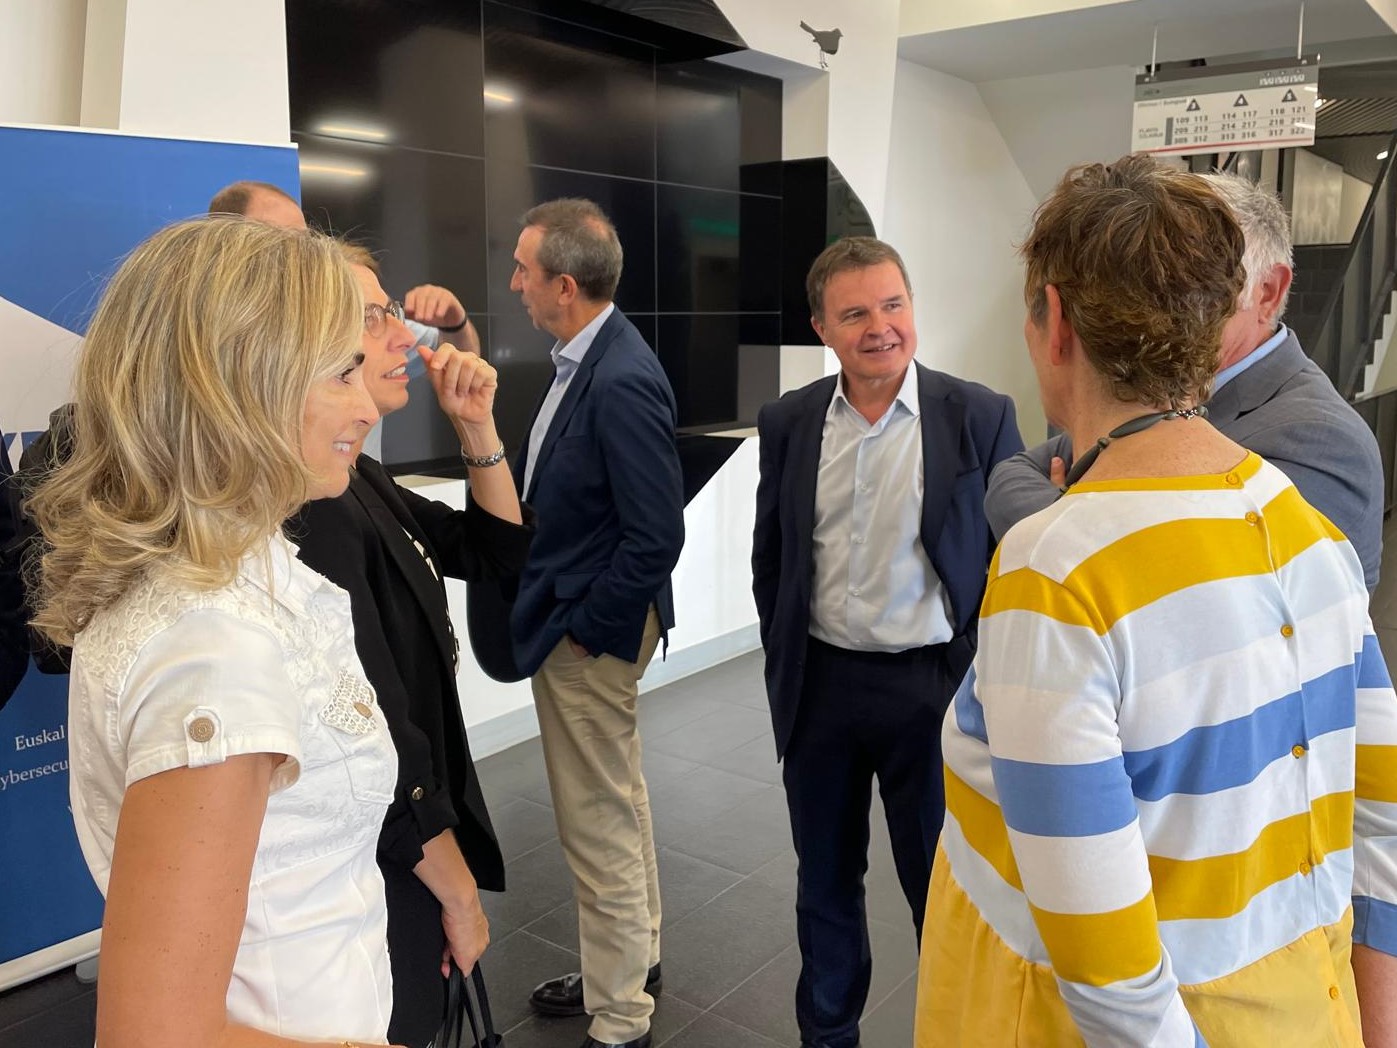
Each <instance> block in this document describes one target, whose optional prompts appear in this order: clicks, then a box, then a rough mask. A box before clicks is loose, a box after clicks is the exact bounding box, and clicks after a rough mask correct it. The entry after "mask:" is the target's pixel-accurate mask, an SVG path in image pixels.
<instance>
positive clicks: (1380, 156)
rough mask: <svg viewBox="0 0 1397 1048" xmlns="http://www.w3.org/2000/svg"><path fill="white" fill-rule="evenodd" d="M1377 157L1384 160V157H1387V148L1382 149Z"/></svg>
mask: <svg viewBox="0 0 1397 1048" xmlns="http://www.w3.org/2000/svg"><path fill="white" fill-rule="evenodd" d="M1378 159H1379V160H1386V159H1387V150H1386V149H1384V150H1383V151H1382V152H1381V153H1379V154H1378Z"/></svg>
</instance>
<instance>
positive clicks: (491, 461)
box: [461, 443, 504, 469]
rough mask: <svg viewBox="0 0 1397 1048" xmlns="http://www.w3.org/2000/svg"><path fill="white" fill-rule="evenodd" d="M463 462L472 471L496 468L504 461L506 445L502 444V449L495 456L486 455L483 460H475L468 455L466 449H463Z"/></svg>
mask: <svg viewBox="0 0 1397 1048" xmlns="http://www.w3.org/2000/svg"><path fill="white" fill-rule="evenodd" d="M461 461H462V462H464V463H465V464H466V465H467V466H469V467H470V468H471V469H485V468H486V467H487V466H494V465H497V464H498V463H500V462H503V461H504V444H503V443H501V444H500V449H499V450H498V451H496V452H495V453H494V454H493V455H486V456H484V457H483V458H475V457H473V456H471V455H467V454H466V450H465V448H462V449H461Z"/></svg>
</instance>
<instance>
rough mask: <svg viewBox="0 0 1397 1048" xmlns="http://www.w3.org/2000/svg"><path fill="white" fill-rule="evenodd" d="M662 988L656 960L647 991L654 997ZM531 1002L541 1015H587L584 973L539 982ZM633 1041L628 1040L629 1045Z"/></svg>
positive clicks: (532, 994) (661, 978) (571, 973)
mask: <svg viewBox="0 0 1397 1048" xmlns="http://www.w3.org/2000/svg"><path fill="white" fill-rule="evenodd" d="M662 989H664V977H663V976H662V975H661V973H660V962H659V961H656V962H655V964H654V967H652V968H651V969H650V971H649V972H647V973H646V975H645V992H646V993H648V994H650V995H651V996H652V997H653V996H654V995H655V994H657V993H659V992H660V991H661V990H662ZM529 1004H531V1005H532V1006H533V1009H534V1011H536V1012H538V1013H539V1014H540V1015H557V1016H568V1015H586V1014H587V1009H586V1008H585V1007H584V1006H583V1004H582V973H581V972H570V973H568V974H567V975H560V976H558V978H556V979H549V980H548V981H547V982H542V983H539V984H538V985H537V986H535V987H534V992H533V993H531V994H529ZM647 1036H648V1035H647ZM633 1043H634V1042H631V1041H627V1042H626V1044H627V1046H631V1045H633ZM646 1044H649V1041H646Z"/></svg>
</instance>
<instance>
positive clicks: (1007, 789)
mask: <svg viewBox="0 0 1397 1048" xmlns="http://www.w3.org/2000/svg"><path fill="white" fill-rule="evenodd" d="M1367 607H1368V595H1367V591H1366V589H1365V588H1364V582H1363V573H1362V569H1361V566H1360V565H1359V562H1358V558H1357V556H1356V555H1355V554H1354V552H1353V549H1352V548H1351V547H1350V546H1349V544H1348V542H1347V541H1346V540H1345V539H1344V537H1343V536H1342V535H1341V534H1339V533H1338V532H1337V531H1336V530H1335V529H1334V527H1333V526H1332V525H1331V524H1330V523H1329V522H1328V521H1327V520H1325V519H1324V517H1323V516H1322V515H1321V514H1319V513H1318V512H1317V511H1315V510H1314V509H1312V508H1311V507H1310V506H1309V505H1308V504H1306V503H1305V502H1304V501H1303V499H1301V497H1300V495H1299V493H1298V492H1297V491H1296V489H1295V488H1294V487H1293V486H1292V485H1291V484H1290V482H1289V481H1288V480H1287V479H1286V478H1285V476H1284V475H1283V474H1282V473H1281V472H1280V471H1279V470H1277V469H1275V468H1274V467H1272V466H1270V465H1267V464H1265V463H1264V462H1262V460H1261V459H1259V458H1258V457H1256V456H1255V455H1249V456H1248V457H1247V458H1246V459H1245V460H1243V462H1241V463H1240V464H1239V465H1238V466H1237V467H1236V468H1235V469H1234V470H1232V471H1231V472H1229V473H1227V474H1219V475H1211V476H1197V477H1182V478H1165V479H1157V480H1134V481H1113V482H1099V483H1084V484H1079V485H1077V486H1076V487H1074V488H1073V490H1072V492H1071V493H1070V494H1069V495H1068V496H1066V497H1064V498H1063V499H1061V500H1060V501H1059V502H1057V503H1056V504H1055V505H1054V506H1052V507H1050V508H1049V509H1047V510H1044V511H1043V512H1042V513H1039V514H1037V515H1035V516H1033V517H1030V518H1029V519H1027V520H1025V521H1023V522H1022V523H1021V524H1019V525H1018V526H1016V527H1015V528H1013V529H1012V530H1011V531H1010V532H1009V533H1008V534H1007V535H1006V536H1005V539H1004V541H1003V543H1002V544H1001V545H1000V548H999V551H998V553H997V554H996V556H995V560H994V563H993V564H992V565H991V568H990V578H989V584H988V587H987V590H986V594H985V601H984V605H983V608H982V611H981V619H980V647H979V653H978V655H977V657H976V660H975V666H974V669H973V670H972V671H971V673H970V674H969V676H968V677H967V680H966V681H965V683H964V684H963V685H962V687H961V689H960V691H959V693H958V694H957V696H956V698H955V701H954V703H953V705H952V708H951V710H950V712H949V713H948V715H947V719H946V723H945V727H944V732H943V740H942V746H943V750H944V754H945V763H946V804H947V817H946V826H945V830H944V832H943V835H942V839H941V845H940V848H939V849H938V854H937V858H936V865H935V869H934V872H933V877H932V894H931V897H930V898H929V899H928V902H927V919H926V925H925V929H924V932H923V938H922V964H921V972H920V980H919V992H918V1016H917V1044H918V1045H919V1046H931V1045H938V1046H940V1045H992V1046H994V1048H1006V1046H1010V1045H1024V1046H1040V1045H1041V1046H1056V1045H1060V1044H1081V1043H1083V1042H1086V1043H1088V1044H1091V1045H1101V1046H1111V1048H1122V1046H1133V1045H1142V1046H1143V1045H1161V1046H1164V1045H1170V1046H1172V1045H1194V1044H1211V1045H1214V1046H1234V1045H1237V1046H1240V1045H1258V1046H1265V1048H1282V1046H1285V1045H1296V1046H1302V1045H1303V1046H1304V1048H1316V1046H1321V1045H1360V1044H1361V1037H1360V1034H1359V1026H1358V1008H1357V1000H1356V997H1355V993H1354V988H1353V977H1352V972H1351V970H1350V967H1349V943H1350V928H1351V927H1352V941H1354V942H1361V943H1366V944H1367V945H1369V946H1371V947H1373V948H1375V949H1379V950H1382V951H1384V952H1387V953H1397V698H1394V694H1393V690H1392V685H1391V682H1390V680H1389V677H1388V673H1387V669H1386V666H1385V664H1384V662H1383V658H1382V654H1381V652H1380V651H1379V650H1378V646H1377V641H1376V638H1375V637H1374V636H1373V633H1372V629H1371V626H1370V624H1369V620H1368V614H1367Z"/></svg>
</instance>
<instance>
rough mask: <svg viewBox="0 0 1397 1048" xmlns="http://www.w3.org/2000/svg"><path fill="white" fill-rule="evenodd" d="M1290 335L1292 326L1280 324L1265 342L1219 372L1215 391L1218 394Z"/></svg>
mask: <svg viewBox="0 0 1397 1048" xmlns="http://www.w3.org/2000/svg"><path fill="white" fill-rule="evenodd" d="M1289 337H1290V328H1288V327H1286V326H1285V325H1284V324H1282V325H1281V326H1280V330H1278V331H1277V332H1276V333H1275V334H1274V335H1272V336H1271V337H1270V338H1268V339H1267V340H1266V341H1265V342H1263V343H1261V345H1259V346H1257V347H1256V348H1255V349H1253V350H1252V351H1251V352H1250V353H1248V354H1247V355H1246V356H1244V357H1243V358H1242V359H1241V360H1239V361H1237V363H1235V364H1233V365H1232V366H1231V367H1228V368H1223V369H1222V370H1221V371H1219V372H1218V374H1217V378H1215V379H1213V393H1214V394H1216V393H1217V391H1218V390H1220V389H1222V387H1223V386H1225V385H1227V384H1228V383H1229V382H1231V381H1232V380H1233V379H1234V378H1236V377H1237V376H1238V375H1240V374H1241V373H1242V372H1243V371H1246V370H1247V368H1249V367H1251V366H1252V365H1253V364H1255V363H1256V362H1257V361H1258V360H1261V359H1262V358H1263V357H1265V356H1268V355H1269V354H1270V353H1271V351H1272V350H1274V349H1275V348H1276V347H1277V346H1279V345H1280V344H1281V343H1282V342H1284V341H1285V340H1286V339H1288V338H1289Z"/></svg>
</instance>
